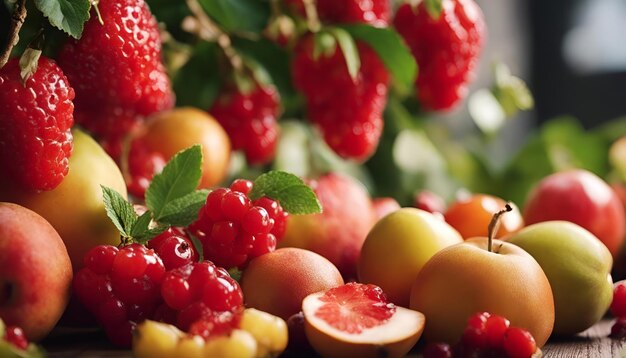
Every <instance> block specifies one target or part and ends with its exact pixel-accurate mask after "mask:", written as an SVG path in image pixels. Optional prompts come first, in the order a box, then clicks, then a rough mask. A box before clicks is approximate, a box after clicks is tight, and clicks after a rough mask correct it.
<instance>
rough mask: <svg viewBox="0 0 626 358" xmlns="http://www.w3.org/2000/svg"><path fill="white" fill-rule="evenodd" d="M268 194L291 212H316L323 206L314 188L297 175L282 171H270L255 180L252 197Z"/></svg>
mask: <svg viewBox="0 0 626 358" xmlns="http://www.w3.org/2000/svg"><path fill="white" fill-rule="evenodd" d="M262 196H267V197H269V198H272V199H274V200H277V201H278V202H280V205H281V206H282V207H283V209H285V210H286V211H287V212H289V213H290V214H295V215H298V214H315V213H320V212H322V206H321V204H320V202H319V201H318V200H317V197H316V196H315V193H314V192H313V190H312V189H311V188H310V187H308V186H307V185H306V184H305V183H304V182H303V181H302V179H300V178H298V177H297V176H295V175H293V174H289V173H285V172H281V171H270V172H267V173H265V174H262V175H260V176H259V177H258V178H256V180H255V181H254V186H253V187H252V191H251V192H250V199H252V200H254V199H258V198H260V197H262Z"/></svg>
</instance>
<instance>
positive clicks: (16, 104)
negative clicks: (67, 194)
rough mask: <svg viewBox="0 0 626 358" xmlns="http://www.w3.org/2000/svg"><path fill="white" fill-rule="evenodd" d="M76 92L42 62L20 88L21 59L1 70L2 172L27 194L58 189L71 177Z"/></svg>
mask: <svg viewBox="0 0 626 358" xmlns="http://www.w3.org/2000/svg"><path fill="white" fill-rule="evenodd" d="M73 99H74V90H73V89H72V87H70V84H69V81H68V79H67V78H66V77H65V75H64V74H63V72H62V71H61V69H60V68H59V67H58V66H57V65H56V63H54V61H52V60H51V59H49V58H47V57H44V56H42V57H41V58H40V59H39V62H38V66H37V71H36V72H35V73H34V74H33V75H32V76H30V78H28V80H27V81H26V82H25V83H24V84H22V80H21V77H20V66H19V59H18V58H13V59H11V60H10V61H9V62H7V64H6V65H5V66H4V67H2V68H1V69H0V166H2V168H3V169H2V170H3V175H8V176H10V178H11V180H13V181H14V182H15V183H16V184H17V185H19V186H21V187H24V188H26V189H30V190H51V189H54V188H56V187H57V186H58V185H59V184H60V183H61V181H62V180H63V178H64V177H65V176H66V175H67V173H68V171H69V158H70V154H71V152H72V133H71V132H70V129H71V127H72V125H73V124H74V115H73V112H74V104H73V102H72V100H73Z"/></svg>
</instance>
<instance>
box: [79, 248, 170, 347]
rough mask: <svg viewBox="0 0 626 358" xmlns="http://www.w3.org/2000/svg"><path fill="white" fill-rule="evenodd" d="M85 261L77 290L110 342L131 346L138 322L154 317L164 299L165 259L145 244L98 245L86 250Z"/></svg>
mask: <svg viewBox="0 0 626 358" xmlns="http://www.w3.org/2000/svg"><path fill="white" fill-rule="evenodd" d="M84 264H85V267H84V268H82V269H81V270H80V271H78V272H77V273H76V276H75V277H74V292H75V293H76V295H77V296H78V299H79V300H80V301H81V302H82V303H83V304H84V305H85V306H86V307H87V309H88V310H89V311H90V312H91V313H92V314H93V315H94V316H95V317H96V319H97V320H98V321H99V323H100V324H101V325H102V326H103V327H104V330H105V332H106V334H107V336H108V337H109V339H110V340H111V342H113V343H114V344H115V345H118V346H121V347H130V344H131V332H132V330H133V328H134V327H135V325H136V324H137V323H138V322H140V321H143V320H144V319H146V318H149V317H152V315H153V314H154V311H155V309H156V307H157V306H158V305H159V304H160V303H161V301H162V299H161V295H160V288H161V282H162V281H163V276H164V275H165V266H164V265H163V261H161V258H160V257H159V256H158V255H157V254H156V253H155V252H154V250H152V249H148V248H147V247H145V246H143V245H139V244H130V245H128V246H124V247H122V248H120V249H118V248H117V247H115V246H110V245H99V246H96V247H94V248H93V249H91V250H90V251H89V252H87V254H86V255H85V258H84Z"/></svg>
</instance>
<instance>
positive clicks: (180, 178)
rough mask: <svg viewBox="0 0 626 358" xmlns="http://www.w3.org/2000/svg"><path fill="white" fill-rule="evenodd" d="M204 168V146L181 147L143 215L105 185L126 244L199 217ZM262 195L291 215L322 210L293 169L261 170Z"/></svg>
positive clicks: (258, 193)
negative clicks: (277, 203)
mask: <svg viewBox="0 0 626 358" xmlns="http://www.w3.org/2000/svg"><path fill="white" fill-rule="evenodd" d="M201 168H202V150H201V146H200V145H195V146H192V147H190V148H187V149H185V150H183V151H180V152H178V153H177V154H176V155H175V156H174V157H173V158H172V159H171V160H170V161H169V162H168V163H167V164H166V165H165V167H164V168H163V171H162V172H161V173H159V174H156V175H155V176H154V178H153V179H152V182H151V183H150V186H149V187H148V190H146V196H145V202H146V206H147V208H148V210H147V211H146V212H144V213H143V214H142V215H141V216H140V215H138V214H137V212H136V211H135V209H134V207H133V205H132V204H131V203H130V202H128V201H127V200H126V199H124V197H123V196H122V195H121V194H119V193H118V192H116V191H115V190H113V189H111V188H108V187H106V186H102V194H103V197H104V206H105V208H106V212H107V215H108V217H109V218H110V219H111V221H112V222H113V224H114V225H115V227H116V228H117V229H118V230H119V232H120V236H121V238H122V242H121V244H122V245H127V244H130V243H132V242H136V243H140V244H145V243H147V242H148V240H150V239H152V238H153V237H155V236H158V235H159V234H161V233H162V232H164V231H165V230H167V229H168V228H169V227H171V226H188V225H189V224H191V223H192V222H193V221H195V220H196V219H197V218H198V212H199V211H200V209H201V208H202V206H203V205H204V203H205V202H206V198H207V196H208V195H209V190H206V189H200V190H196V187H197V186H198V183H199V182H200V179H201V177H202V169H201ZM262 196H267V197H269V198H272V199H274V200H276V201H278V202H279V203H280V205H281V206H282V207H283V208H284V209H285V210H286V211H287V212H289V213H290V214H294V215H299V214H314V213H320V212H321V211H322V206H321V204H320V202H319V201H318V200H317V197H316V196H315V193H314V192H313V190H312V189H311V188H310V187H308V186H307V185H306V184H305V183H304V181H302V179H300V178H298V177H297V176H295V175H293V174H290V173H286V172H282V171H270V172H268V173H265V174H262V175H260V176H259V177H258V178H257V179H256V180H255V181H254V182H253V189H252V191H251V192H250V199H252V200H254V199H258V198H260V197H262Z"/></svg>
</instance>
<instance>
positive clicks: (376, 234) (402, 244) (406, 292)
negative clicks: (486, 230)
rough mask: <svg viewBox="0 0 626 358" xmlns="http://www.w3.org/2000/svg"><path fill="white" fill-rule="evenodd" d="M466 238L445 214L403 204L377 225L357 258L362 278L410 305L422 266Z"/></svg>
mask: <svg viewBox="0 0 626 358" xmlns="http://www.w3.org/2000/svg"><path fill="white" fill-rule="evenodd" d="M462 241H463V238H462V237H461V235H460V234H459V233H458V232H457V231H456V230H455V229H454V228H452V227H451V226H450V225H448V224H447V223H446V222H445V221H444V220H443V218H441V217H437V216H435V215H433V214H431V213H429V212H427V211H424V210H420V209H414V208H403V209H400V210H396V211H394V212H393V213H391V214H388V215H387V216H385V217H383V218H382V219H380V220H379V221H378V223H376V225H374V227H373V228H372V230H371V231H370V232H369V234H368V235H367V238H366V239H365V243H364V244H363V247H362V248H361V256H360V257H359V260H358V261H357V268H358V274H359V281H361V282H363V283H373V284H375V285H377V286H380V287H381V288H382V289H383V291H384V292H385V293H386V294H387V297H389V300H390V301H391V302H393V303H395V304H397V305H400V306H404V307H407V306H408V305H409V297H410V295H411V286H413V282H415V278H416V277H417V274H418V273H419V271H420V270H421V268H422V266H424V264H426V262H427V261H428V260H429V259H430V258H431V257H432V256H433V255H434V254H435V253H437V252H438V251H439V250H441V249H443V248H445V247H448V246H450V245H454V244H458V243H460V242H462Z"/></svg>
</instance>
